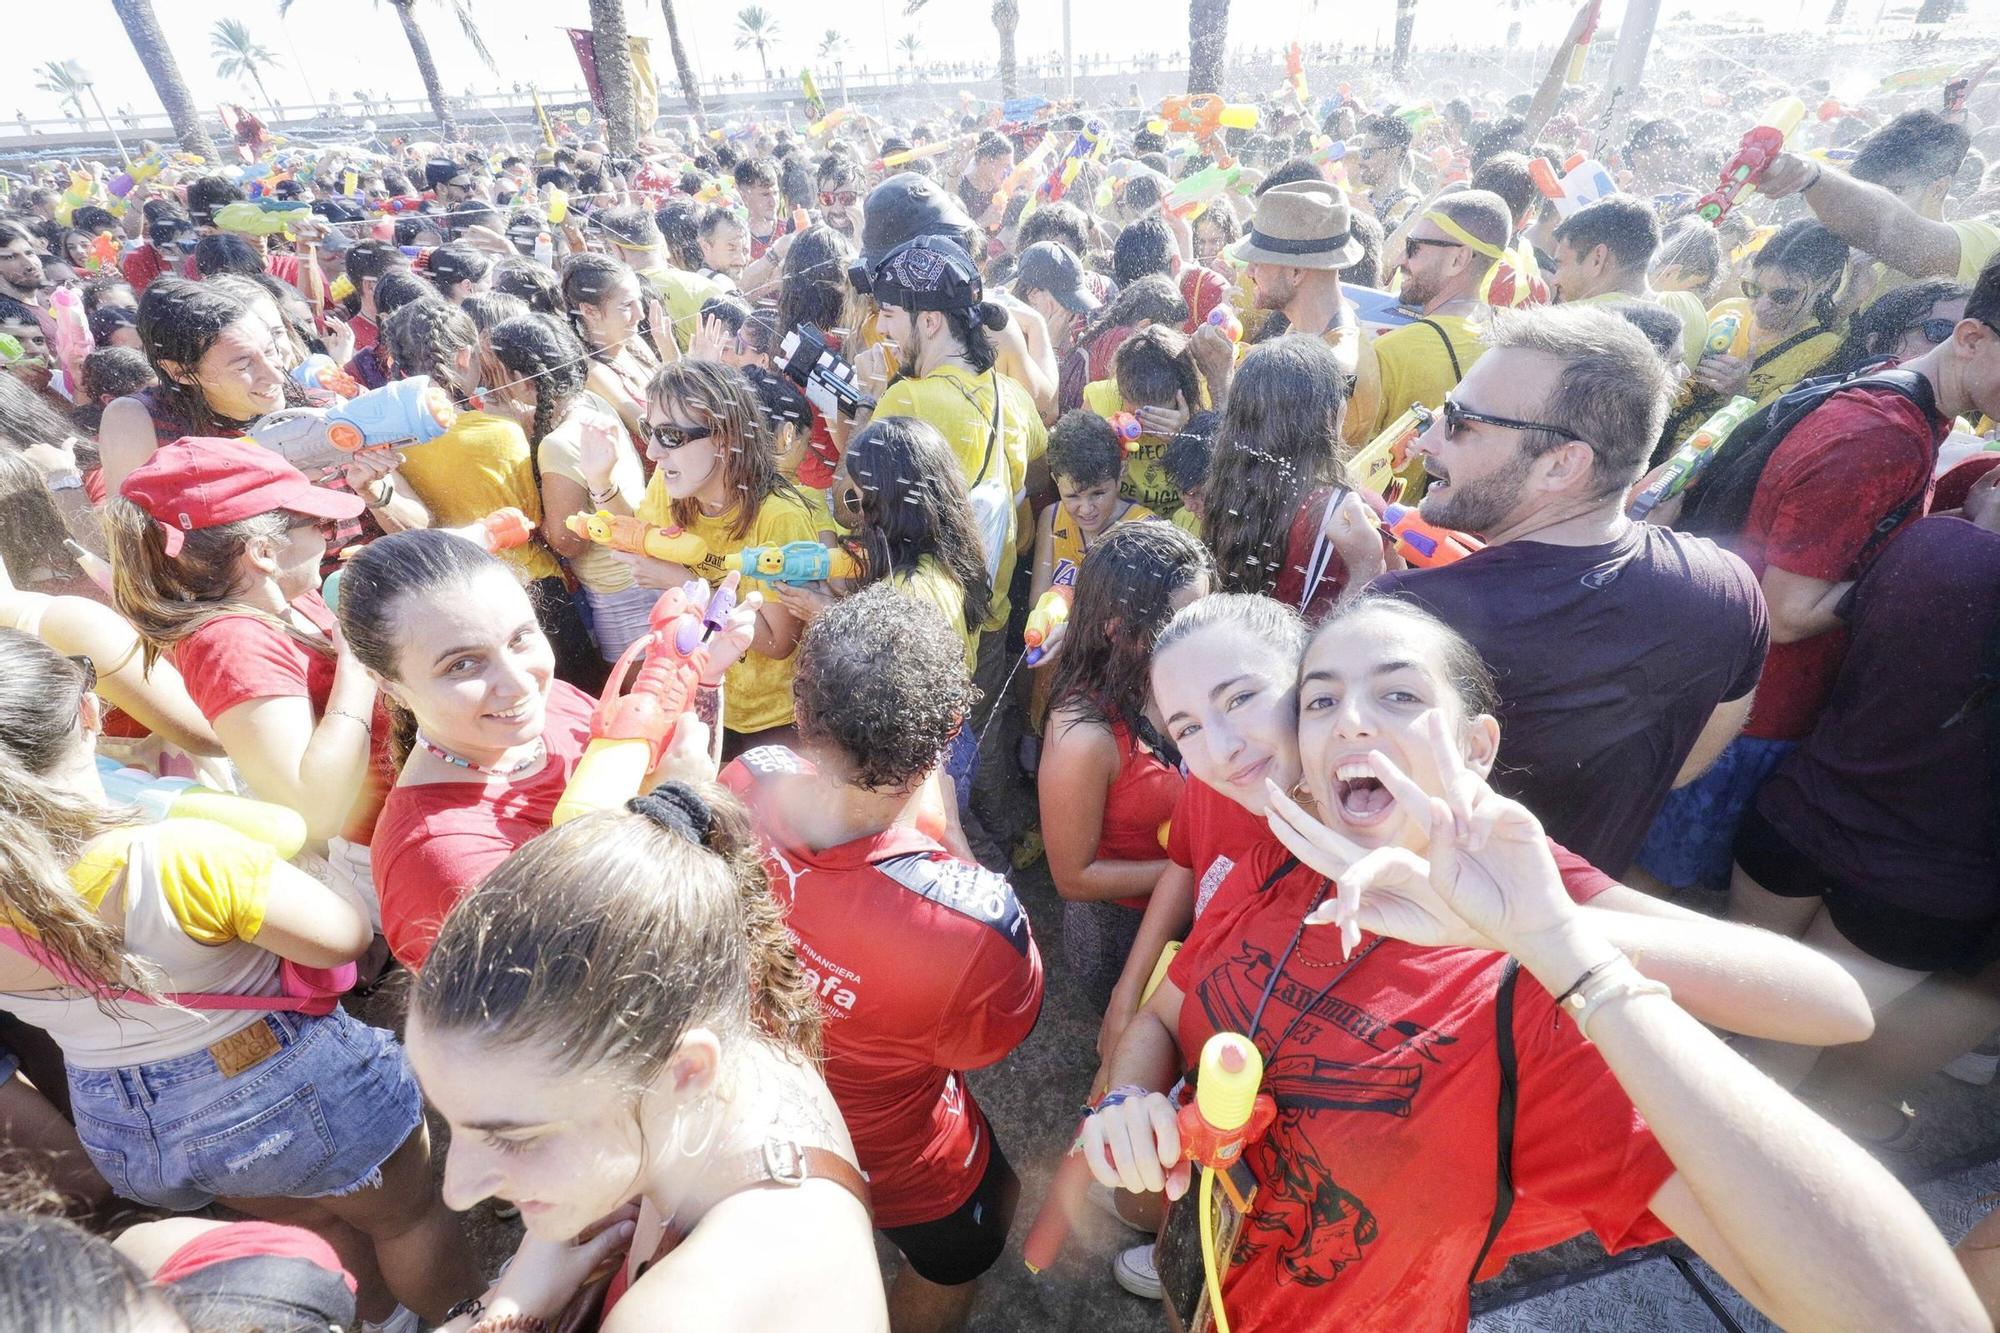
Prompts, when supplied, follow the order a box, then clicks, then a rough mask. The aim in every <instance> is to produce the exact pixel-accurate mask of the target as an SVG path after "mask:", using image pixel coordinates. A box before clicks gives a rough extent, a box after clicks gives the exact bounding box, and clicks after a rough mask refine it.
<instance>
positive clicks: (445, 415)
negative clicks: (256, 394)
mask: <svg viewBox="0 0 2000 1333" xmlns="http://www.w3.org/2000/svg"><path fill="white" fill-rule="evenodd" d="M457 419H458V408H457V406H456V405H455V404H454V403H453V402H452V400H451V396H450V395H449V394H447V393H446V392H445V391H444V390H443V389H441V388H439V387H438V386H437V385H435V384H432V383H431V381H430V377H429V376H427V375H413V376H411V377H410V378H409V379H406V380H392V381H391V382H390V383H388V384H385V385H383V386H382V387H381V388H379V389H370V390H369V391H368V392H366V393H364V394H361V395H359V396H357V397H354V398H350V399H348V400H347V401H346V402H344V403H342V404H340V405H339V406H337V407H287V408H280V409H279V410H278V411H276V412H271V413H268V414H266V415H265V416H263V417H262V418H260V419H259V420H258V421H257V422H256V424H255V425H253V426H251V427H250V438H251V439H253V440H255V441H257V443H259V444H261V445H263V446H264V447H265V448H267V449H275V450H277V451H278V452H279V453H280V454H282V455H284V458H285V461H286V462H288V463H290V464H291V465H292V466H293V467H295V468H297V469H298V470H299V471H301V472H311V471H313V470H315V469H318V468H325V467H336V466H339V465H341V464H344V463H346V462H347V460H348V459H350V458H352V457H353V456H354V455H355V454H357V453H360V452H362V451H363V450H367V449H393V448H395V447H397V446H398V445H405V444H425V443H428V442H429V441H431V440H435V439H436V438H437V437H438V436H440V435H442V434H444V433H445V432H446V431H447V430H450V429H451V425H452V423H453V422H454V421H456V420H457Z"/></svg>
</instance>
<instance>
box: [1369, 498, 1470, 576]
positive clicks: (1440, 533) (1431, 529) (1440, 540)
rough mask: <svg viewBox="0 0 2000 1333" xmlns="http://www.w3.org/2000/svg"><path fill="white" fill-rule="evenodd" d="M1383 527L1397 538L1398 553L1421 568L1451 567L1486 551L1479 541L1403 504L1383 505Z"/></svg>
mask: <svg viewBox="0 0 2000 1333" xmlns="http://www.w3.org/2000/svg"><path fill="white" fill-rule="evenodd" d="M1382 526H1383V527H1384V529H1385V530H1386V531H1387V532H1388V534H1389V536H1391V537H1392V538H1394V539H1395V542H1396V554H1398V555H1400V556H1402V557H1403V559H1405V560H1407V561H1409V562H1410V563H1411V564H1412V565H1414V566H1416V567H1417V568H1418V569H1435V568H1437V567H1438V566H1439V565H1449V564H1451V563H1453V562H1454V561H1458V560H1463V559H1465V557H1467V556H1469V555H1471V554H1472V553H1473V552H1475V551H1483V550H1485V549H1486V543H1485V542H1482V541H1480V540H1479V538H1477V537H1474V536H1471V535H1470V534H1468V533H1463V532H1454V531H1452V530H1451V529H1450V528H1440V527H1438V526H1437V525H1436V524H1434V523H1427V522H1425V521H1424V516H1423V515H1422V514H1419V513H1418V512H1417V511H1416V510H1415V509H1411V508H1406V507H1404V506H1403V505H1394V504H1392V505H1384V506H1382Z"/></svg>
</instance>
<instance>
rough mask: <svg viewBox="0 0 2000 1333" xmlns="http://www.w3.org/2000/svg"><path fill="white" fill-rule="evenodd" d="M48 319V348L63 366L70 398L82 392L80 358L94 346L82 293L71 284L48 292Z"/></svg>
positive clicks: (64, 385) (64, 383)
mask: <svg viewBox="0 0 2000 1333" xmlns="http://www.w3.org/2000/svg"><path fill="white" fill-rule="evenodd" d="M49 322H50V324H51V325H53V326H54V333H53V336H51V337H50V339H49V350H50V351H52V352H54V353H55V358H56V364H57V365H59V366H60V367H61V368H62V373H63V385H62V388H63V392H65V393H67V394H68V395H69V398H70V400H71V401H72V402H75V401H78V400H79V399H80V398H81V397H82V393H83V359H84V358H85V357H87V356H89V355H90V354H91V352H92V350H94V349H95V348H96V346H97V342H96V340H95V339H94V338H92V337H91V336H90V319H89V317H88V316H87V315H85V314H84V313H83V297H82V295H81V294H80V293H79V292H78V291H77V290H76V288H74V287H58V288H56V289H55V290H54V291H52V292H50V293H49Z"/></svg>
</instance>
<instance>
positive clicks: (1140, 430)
mask: <svg viewBox="0 0 2000 1333" xmlns="http://www.w3.org/2000/svg"><path fill="white" fill-rule="evenodd" d="M1109 420H1110V422H1111V433H1112V434H1113V435H1116V436H1117V437H1118V438H1119V439H1120V440H1121V441H1123V442H1124V445H1125V452H1126V453H1128V454H1129V453H1133V452H1135V451H1137V449H1138V448H1139V437H1140V436H1141V435H1144V434H1145V433H1146V429H1145V427H1143V426H1141V425H1140V424H1139V418H1138V417H1136V416H1134V415H1133V414H1132V413H1130V412H1113V413H1112V414H1111V416H1110V418H1109Z"/></svg>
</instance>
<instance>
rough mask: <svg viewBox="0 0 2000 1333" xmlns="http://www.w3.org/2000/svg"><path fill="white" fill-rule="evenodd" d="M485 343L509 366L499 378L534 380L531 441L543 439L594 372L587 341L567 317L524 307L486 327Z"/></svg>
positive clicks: (493, 353) (529, 435)
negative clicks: (586, 353)
mask: <svg viewBox="0 0 2000 1333" xmlns="http://www.w3.org/2000/svg"><path fill="white" fill-rule="evenodd" d="M486 346H487V349H488V351H490V352H491V353H492V356H493V359H494V360H495V361H497V362H499V364H500V366H501V369H502V370H504V371H505V372H506V379H505V381H501V382H513V381H519V380H527V381H528V382H529V383H530V384H531V385H533V387H534V390H535V418H534V421H533V423H532V424H531V425H530V426H529V427H528V443H529V444H530V445H540V444H541V442H542V440H543V439H544V438H546V437H547V435H548V434H549V432H550V431H552V430H554V429H555V428H556V427H557V426H559V425H561V424H562V421H563V418H564V417H565V416H567V415H568V414H569V411H570V408H571V407H572V406H574V405H575V403H576V401H577V399H579V398H580V397H582V395H583V392H584V385H585V383H586V381H587V380H588V378H589V375H590V362H589V360H588V359H587V358H586V357H585V356H584V354H583V344H582V343H581V342H579V341H578V340H577V336H576V333H575V331H574V330H572V329H571V328H570V326H569V324H568V322H567V321H565V320H560V319H557V318H556V317H555V316H554V315H532V314H525V313H523V314H517V315H515V316H513V317H512V318H509V319H506V320H503V321H502V322H500V323H499V324H496V325H494V326H493V328H492V329H490V330H488V332H487V334H486Z"/></svg>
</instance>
